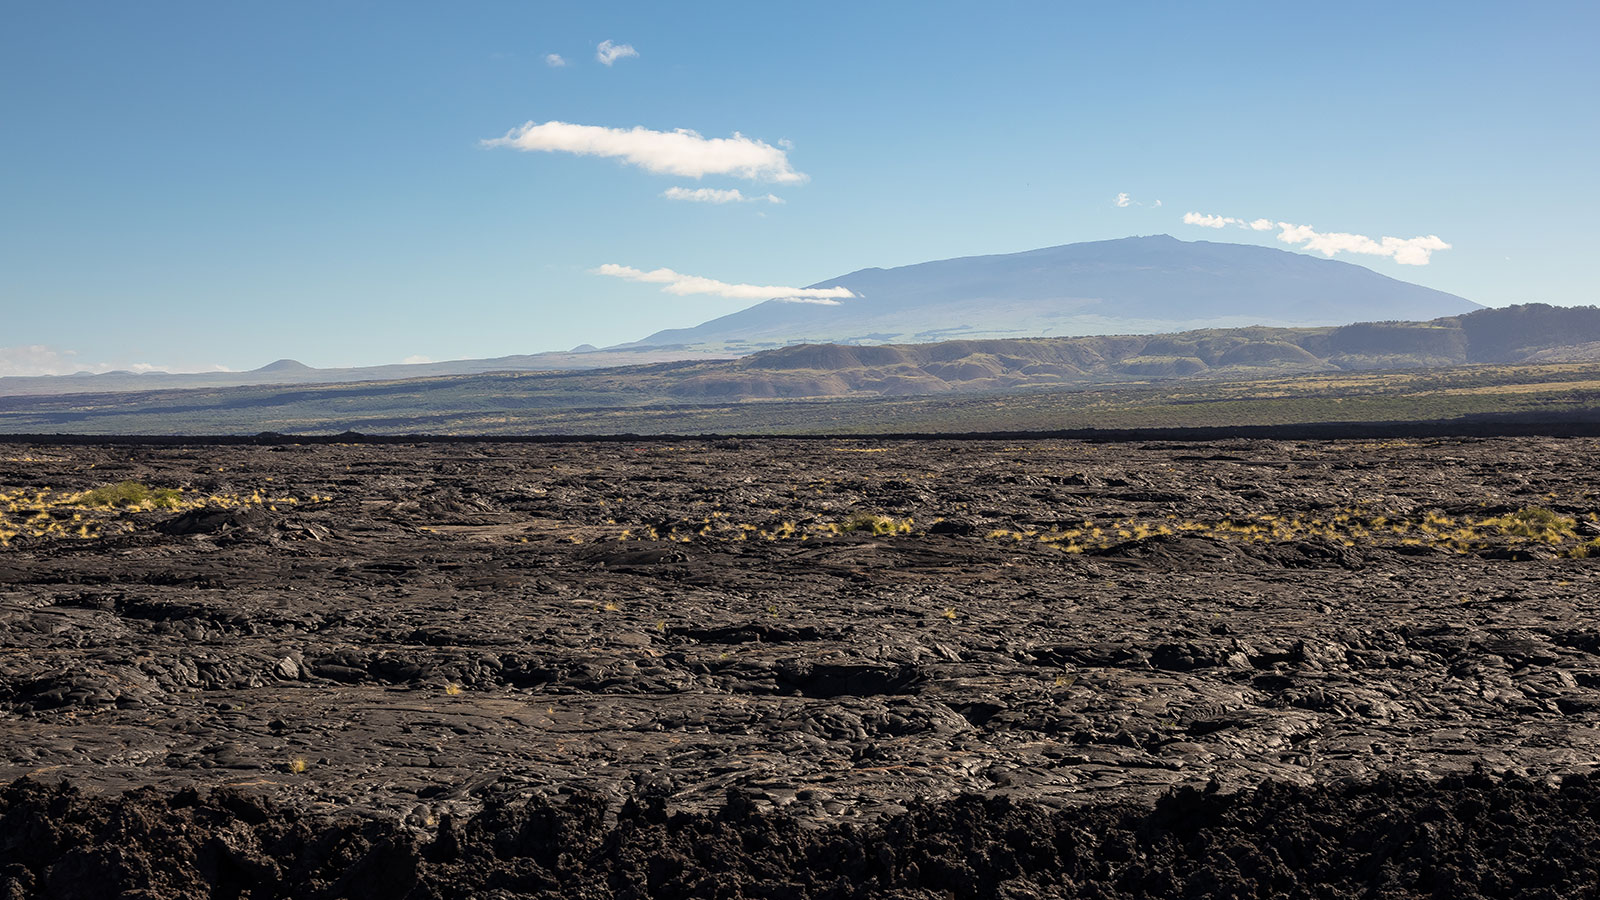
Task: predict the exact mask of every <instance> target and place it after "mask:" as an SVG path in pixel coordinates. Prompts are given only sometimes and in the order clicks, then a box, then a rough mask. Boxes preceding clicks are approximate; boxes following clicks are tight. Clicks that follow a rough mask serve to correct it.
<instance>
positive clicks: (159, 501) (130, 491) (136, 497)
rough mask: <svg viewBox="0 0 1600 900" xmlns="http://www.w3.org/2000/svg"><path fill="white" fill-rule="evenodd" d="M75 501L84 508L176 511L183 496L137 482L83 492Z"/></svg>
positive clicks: (170, 489) (167, 489)
mask: <svg viewBox="0 0 1600 900" xmlns="http://www.w3.org/2000/svg"><path fill="white" fill-rule="evenodd" d="M77 499H78V502H79V503H82V504H83V505H84V506H109V507H113V508H118V509H127V508H134V507H142V508H149V509H176V508H177V507H178V506H179V505H181V504H182V503H183V494H182V493H181V492H179V491H176V490H174V489H172V488H153V487H150V486H149V485H147V484H141V483H140V482H137V481H122V482H118V483H116V484H108V485H106V486H104V487H97V488H95V489H94V490H92V491H85V492H84V493H82V494H80V495H78V498H77Z"/></svg>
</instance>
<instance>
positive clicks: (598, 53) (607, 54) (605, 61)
mask: <svg viewBox="0 0 1600 900" xmlns="http://www.w3.org/2000/svg"><path fill="white" fill-rule="evenodd" d="M638 55H639V51H637V50H635V49H633V45H632V44H616V43H612V42H611V41H609V40H606V41H601V42H600V44H599V46H597V47H595V48H594V58H595V59H597V60H599V61H600V64H601V65H603V66H609V65H611V64H612V63H614V62H616V61H617V60H619V59H626V58H628V57H630V56H638Z"/></svg>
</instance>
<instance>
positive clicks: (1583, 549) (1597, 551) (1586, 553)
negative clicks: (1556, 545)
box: [1569, 538, 1600, 559]
mask: <svg viewBox="0 0 1600 900" xmlns="http://www.w3.org/2000/svg"><path fill="white" fill-rule="evenodd" d="M1569 555H1570V556H1571V557H1572V558H1573V559H1600V538H1595V539H1594V540H1592V541H1590V542H1588V543H1587V544H1579V545H1578V546H1576V547H1573V548H1572V551H1571V553H1570V554H1569Z"/></svg>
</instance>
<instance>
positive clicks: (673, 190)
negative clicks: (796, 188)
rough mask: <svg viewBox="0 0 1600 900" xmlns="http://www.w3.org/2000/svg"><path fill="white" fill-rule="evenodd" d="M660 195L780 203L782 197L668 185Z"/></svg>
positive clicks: (695, 200)
mask: <svg viewBox="0 0 1600 900" xmlns="http://www.w3.org/2000/svg"><path fill="white" fill-rule="evenodd" d="M661 196H663V197H665V198H667V199H668V200H688V201H689V202H691V203H717V204H722V203H756V202H758V201H759V202H766V203H782V202H783V198H782V197H779V196H777V195H775V194H767V195H766V196H764V197H754V196H747V195H745V194H742V193H740V192H739V189H738V188H728V189H727V190H723V189H722V188H683V187H670V188H667V189H666V190H664V191H662V192H661Z"/></svg>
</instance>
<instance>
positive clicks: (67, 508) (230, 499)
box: [0, 481, 333, 547]
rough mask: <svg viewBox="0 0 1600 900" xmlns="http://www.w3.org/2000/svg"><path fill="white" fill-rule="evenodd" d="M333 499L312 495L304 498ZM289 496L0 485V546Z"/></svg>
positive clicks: (128, 527) (288, 500)
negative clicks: (153, 515) (152, 516)
mask: <svg viewBox="0 0 1600 900" xmlns="http://www.w3.org/2000/svg"><path fill="white" fill-rule="evenodd" d="M331 499H333V498H331V497H324V496H322V495H320V494H313V495H312V496H311V499H309V500H308V501H307V502H309V503H322V502H327V501H329V500H331ZM300 502H301V501H300V500H299V498H297V497H292V496H269V495H265V494H262V493H261V492H260V491H253V492H251V493H249V494H236V493H229V494H200V493H194V492H190V491H187V490H185V489H182V488H170V487H152V486H150V485H147V484H144V483H143V482H139V481H119V482H116V483H114V484H108V485H102V486H100V487H97V488H92V489H90V490H86V491H57V490H52V489H49V488H44V489H26V488H23V489H16V490H5V489H3V488H0V547H9V546H11V544H12V542H13V541H15V540H17V539H19V538H32V539H71V540H88V539H92V538H98V537H104V536H106V535H108V534H117V533H126V532H129V531H133V530H136V529H137V528H138V527H139V523H140V522H147V521H148V517H143V518H141V516H140V514H141V513H152V512H169V513H170V512H183V511H186V510H191V509H201V508H205V507H211V508H216V509H237V508H241V507H262V508H267V509H277V508H279V507H281V506H294V505H298V504H299V503H300Z"/></svg>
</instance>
